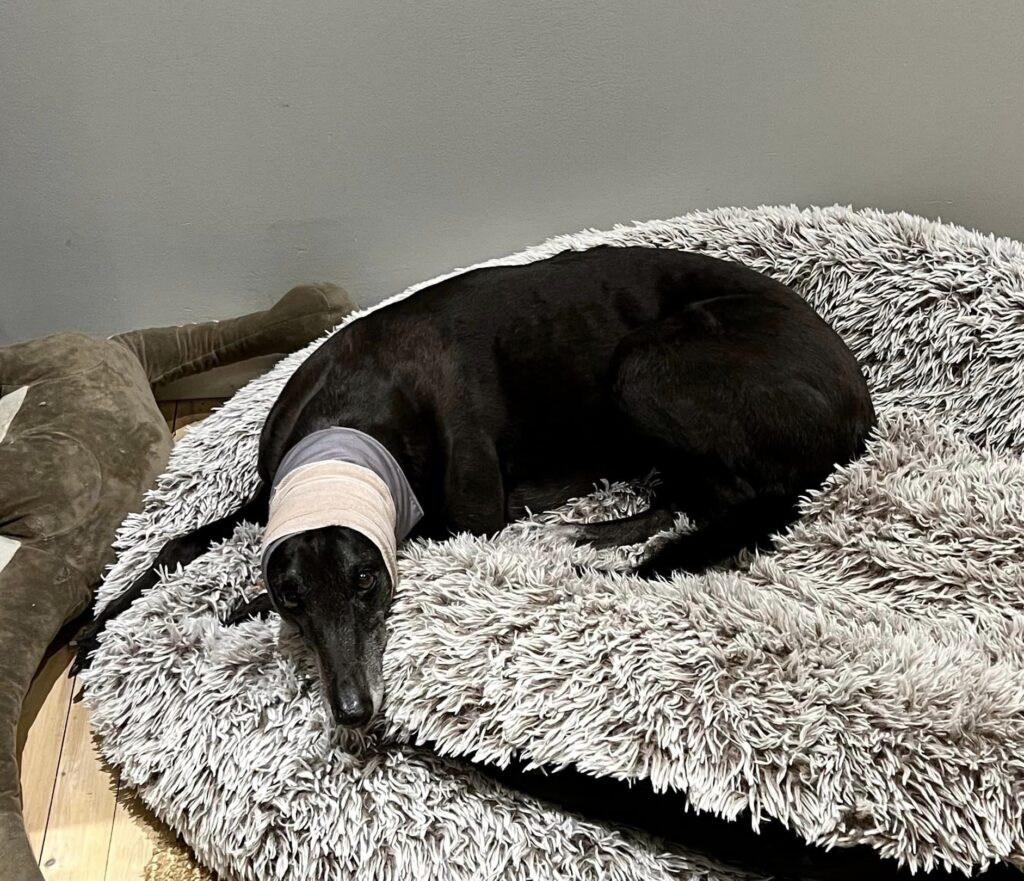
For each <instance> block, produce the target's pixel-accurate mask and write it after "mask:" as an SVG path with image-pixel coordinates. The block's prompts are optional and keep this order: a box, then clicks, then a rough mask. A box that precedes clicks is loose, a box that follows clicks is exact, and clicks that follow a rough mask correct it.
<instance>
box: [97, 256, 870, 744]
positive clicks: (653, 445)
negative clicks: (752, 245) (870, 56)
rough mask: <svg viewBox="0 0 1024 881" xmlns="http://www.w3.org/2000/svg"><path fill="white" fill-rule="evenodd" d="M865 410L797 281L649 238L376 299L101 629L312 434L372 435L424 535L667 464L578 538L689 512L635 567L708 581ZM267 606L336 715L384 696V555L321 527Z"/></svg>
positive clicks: (354, 721) (256, 509) (258, 608)
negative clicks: (234, 482)
mask: <svg viewBox="0 0 1024 881" xmlns="http://www.w3.org/2000/svg"><path fill="white" fill-rule="evenodd" d="M874 421H875V416H874V410H873V408H872V405H871V399H870V397H869V395H868V390H867V386H866V384H865V382H864V377H863V375H862V374H861V371H860V368H859V367H858V365H857V361H856V359H855V358H854V356H853V354H852V353H851V352H850V351H849V349H847V347H846V346H845V345H844V344H843V342H842V340H840V338H839V337H838V336H837V335H836V334H835V333H834V332H833V331H832V330H831V328H829V327H828V325H827V324H826V323H825V322H824V321H823V320H822V319H821V318H819V317H818V315H816V314H815V312H814V311H813V310H812V309H811V308H810V306H808V305H807V304H806V303H805V302H804V301H803V299H801V298H800V296H798V295H797V294H796V293H795V292H793V291H792V290H790V289H789V288H787V287H785V286H784V285H782V284H779V283H778V282H775V281H773V280H772V279H770V278H767V277H766V276H764V275H761V274H759V273H757V272H754V271H753V270H751V269H748V268H746V267H743V266H739V265H736V264H732V263H728V262H724V261H721V260H716V259H713V258H710V257H706V256H702V255H699V254H691V253H685V252H681V251H675V250H662V249H651V248H610V247H601V248H594V249H592V250H589V251H583V252H574V251H567V252H565V253H562V254H559V255H557V256H555V257H552V258H551V259H548V260H543V261H539V262H536V263H530V264H527V265H525V266H505V267H497V268H490V269H478V270H473V271H471V272H467V273H464V274H462V275H458V276H456V277H454V278H450V279H448V280H446V281H443V282H439V283H438V284H435V285H433V286H431V287H429V288H426V289H424V290H422V291H420V292H419V293H418V294H416V295H415V296H413V297H410V298H408V299H404V300H401V301H399V302H396V303H394V304H392V305H390V306H387V307H385V308H381V309H378V310H376V311H374V312H372V313H370V314H368V315H366V316H365V317H363V318H361V319H359V320H357V321H354V322H352V323H350V324H349V325H347V326H346V327H345V328H344V329H343V330H341V331H339V332H338V333H336V334H335V335H334V336H333V337H331V338H330V339H329V340H328V341H327V342H326V343H325V344H324V345H322V346H321V347H320V348H319V349H317V351H316V352H314V353H313V355H311V356H310V357H309V358H308V359H307V360H306V361H305V362H304V363H303V364H302V366H300V367H299V369H298V370H296V372H295V374H294V375H293V376H292V377H291V379H290V380H289V381H288V383H287V384H286V385H285V387H284V390H283V391H282V392H281V395H280V397H279V398H278V400H277V402H276V403H275V404H274V407H273V409H272V410H271V412H270V415H269V416H268V418H267V421H266V425H265V426H264V428H263V433H262V436H261V437H260V446H259V463H258V466H259V476H260V478H261V481H262V487H263V489H261V491H260V492H259V493H258V494H257V497H256V498H255V499H254V500H253V501H251V502H250V503H248V504H247V505H246V506H245V507H243V508H242V509H241V510H240V511H238V512H237V513H236V514H234V515H232V516H229V517H227V518H224V519H223V520H219V521H217V522H215V523H212V524H210V525H208V526H205V527H203V528H201V529H199V530H198V531H196V532H194V533H192V534H190V535H185V536H182V537H180V538H177V539H174V540H172V541H170V542H169V543H168V544H167V545H166V546H165V547H164V549H163V550H162V551H161V553H160V554H159V555H158V557H157V559H156V561H155V562H154V566H153V568H151V569H150V570H149V571H148V572H147V573H146V574H144V575H143V576H142V577H140V578H139V579H138V580H137V581H136V582H135V583H134V584H133V585H132V586H131V587H130V588H129V589H128V590H127V591H126V592H125V593H124V594H123V595H122V596H120V597H118V598H117V599H116V600H114V601H113V602H112V603H111V604H110V605H109V606H108V607H107V608H106V609H105V610H104V611H103V613H102V614H101V615H100V616H99V617H98V618H97V619H96V621H95V622H94V624H93V625H92V627H91V629H90V631H89V632H88V633H87V634H86V636H85V637H84V638H83V640H82V641H81V642H80V644H79V658H78V664H80V665H84V664H85V663H86V662H87V658H88V654H89V652H90V651H91V650H92V648H93V647H94V645H95V640H96V636H97V634H98V633H99V631H100V630H101V629H102V627H103V625H104V623H105V622H106V621H107V620H109V619H110V618H112V617H113V616H115V615H117V614H118V613H119V612H121V611H122V610H124V609H125V608H127V607H128V606H129V605H130V604H131V603H132V602H133V601H134V599H135V598H136V597H137V596H139V594H140V593H141V592H142V591H143V590H144V589H146V588H147V587H149V586H151V585H153V584H154V583H155V582H156V579H157V575H156V569H157V567H164V566H166V567H172V568H173V567H174V566H175V565H177V564H179V563H180V564H186V563H188V562H190V561H191V560H193V559H195V558H196V557H197V556H199V555H200V554H202V553H203V552H204V551H205V550H206V548H208V547H209V545H210V544H211V543H212V542H213V541H216V540H220V539H224V538H226V537H228V536H229V535H230V534H231V533H232V531H233V529H234V527H235V526H236V525H237V523H238V522H239V521H241V520H243V519H244V520H249V521H252V522H257V523H259V522H264V521H265V517H266V513H267V495H268V493H267V489H266V488H267V487H268V486H269V485H270V483H271V481H272V479H273V477H274V474H275V472H276V470H277V468H278V465H279V464H280V462H281V460H282V457H283V456H284V454H285V453H286V452H287V451H288V450H289V449H290V448H291V447H292V446H293V445H295V444H296V443H297V442H298V441H299V440H301V439H302V438H304V437H306V436H307V435H309V434H310V433H311V432H314V431H317V430H319V429H324V428H329V427H334V426H343V427H350V428H356V429H358V430H360V431H362V432H365V433H366V434H369V435H371V436H372V437H374V438H376V439H377V440H378V441H380V442H381V443H382V444H383V445H384V446H385V447H386V448H387V449H388V450H389V451H390V452H391V454H392V455H393V456H394V457H395V459H396V460H397V462H398V463H399V464H400V466H401V468H402V470H403V471H404V472H405V474H406V476H407V478H408V480H409V483H410V484H411V486H412V488H413V490H414V491H415V493H416V496H417V497H418V498H419V500H420V501H421V502H422V506H423V509H424V512H425V515H424V517H423V519H422V520H421V521H420V523H419V525H418V527H417V529H416V532H415V534H416V535H427V536H434V537H444V536H447V535H449V534H451V533H457V532H462V531H468V532H472V533H477V534H489V533H493V532H496V531H498V530H500V529H501V528H502V527H503V526H505V525H506V524H507V523H509V522H510V521H511V520H513V519H516V518H517V517H518V516H520V515H521V514H522V513H523V511H524V509H525V507H526V506H529V507H530V508H531V509H533V510H540V509H543V508H545V507H551V506H553V505H556V504H558V503H561V502H563V501H564V500H565V499H567V498H568V497H569V496H571V495H573V494H579V493H583V492H586V491H587V490H588V489H589V488H590V487H591V486H592V485H593V483H594V482H595V481H596V480H599V479H601V478H606V477H607V478H621V477H625V478H630V477H635V476H639V475H642V474H644V473H645V472H647V471H649V470H650V469H652V468H656V469H657V470H658V471H659V472H660V475H661V483H660V486H659V488H658V490H657V497H656V499H655V503H654V505H653V506H652V508H651V510H649V511H647V512H645V513H642V514H638V515H636V516H634V517H630V518H628V519H626V520H619V521H612V522H610V523H607V524H598V525H594V526H590V527H586V528H583V529H581V530H580V533H579V539H580V540H583V541H590V542H593V543H597V544H615V543H620V544H622V543H632V542H638V541H641V540H643V539H644V538H646V537H648V536H649V535H651V534H653V533H654V532H655V531H658V530H660V529H662V528H664V527H665V526H666V525H668V524H670V523H671V522H672V520H673V519H674V515H675V513H676V512H678V511H680V510H682V511H685V512H686V513H687V514H688V515H689V516H690V517H691V519H693V520H694V521H695V522H696V523H698V525H699V528H698V530H697V531H696V532H694V533H692V534H690V535H686V536H682V537H679V538H678V539H677V540H675V542H674V543H672V544H670V545H668V546H667V547H665V548H664V549H662V550H661V551H660V552H658V553H656V554H655V555H654V556H653V557H652V558H650V559H649V560H647V561H646V562H645V564H644V565H643V567H642V570H641V571H642V574H643V575H646V576H655V575H661V574H667V573H670V572H672V571H674V570H679V569H682V570H687V571H698V570H700V569H702V568H704V567H706V566H708V565H711V564H713V563H715V562H717V561H720V560H722V559H725V558H727V557H729V556H731V555H733V554H735V553H737V552H738V551H739V550H740V549H742V548H746V547H752V546H755V545H758V544H760V543H763V542H765V541H767V539H768V537H769V536H770V535H771V534H772V533H773V532H776V531H778V530H780V529H782V528H783V527H784V526H786V525H787V524H788V523H790V522H791V521H792V520H793V519H794V517H795V514H796V507H795V506H796V503H797V499H798V497H799V496H800V495H801V494H802V493H804V492H805V491H807V490H809V489H812V488H814V487H816V486H818V485H819V484H821V482H822V481H823V480H824V479H825V478H826V477H827V476H828V475H829V473H830V472H831V471H832V470H833V468H834V467H835V466H836V465H837V464H841V463H845V462H848V461H849V460H851V459H852V458H854V457H856V456H857V455H859V454H860V452H861V451H862V450H863V448H864V443H865V439H866V437H867V435H868V433H869V431H870V430H871V428H872V426H873V425H874ZM267 581H268V584H267V591H268V593H267V595H266V596H264V597H262V598H260V599H259V600H258V601H257V602H255V603H253V604H250V606H248V607H247V608H245V609H242V610H241V611H240V612H239V614H238V615H236V616H235V618H234V619H233V620H237V619H239V618H242V617H245V616H247V615H250V614H254V613H258V612H264V611H266V610H268V609H269V604H272V605H273V608H274V609H276V610H277V611H278V612H279V613H280V615H281V617H282V618H284V619H285V620H287V621H290V622H292V623H294V624H295V625H296V626H297V627H298V629H299V631H300V632H301V634H302V635H303V637H304V638H305V640H306V641H307V642H308V644H309V645H310V647H311V648H312V650H313V651H314V652H315V654H316V657H317V659H318V661H319V664H320V669H321V672H322V677H323V681H324V687H325V691H326V695H327V699H328V702H329V704H330V706H331V708H332V711H333V714H334V717H335V720H336V721H337V722H338V723H339V724H342V725H359V724H363V723H365V722H366V721H368V720H369V719H370V718H371V716H372V715H373V713H374V712H375V711H376V710H377V709H378V707H379V704H380V699H381V694H382V684H381V683H382V676H381V664H382V657H383V652H384V642H385V616H386V614H387V611H388V605H389V603H390V597H391V590H392V585H391V583H390V577H389V575H388V572H387V569H386V568H385V565H384V561H383V559H382V555H381V553H380V552H379V551H378V550H377V548H376V547H375V546H374V545H373V544H371V543H370V541H369V540H368V539H366V538H364V537H363V535H361V534H360V533H358V532H355V531H354V530H351V529H347V528H344V527H338V526H334V527H325V528H322V529H314V530H311V531H308V532H303V533H300V534H298V535H295V536H293V537H291V538H288V539H286V540H285V541H283V542H282V543H281V544H280V545H279V546H278V547H277V548H276V549H275V550H274V551H273V553H272V554H271V555H270V558H269V561H268V570H267Z"/></svg>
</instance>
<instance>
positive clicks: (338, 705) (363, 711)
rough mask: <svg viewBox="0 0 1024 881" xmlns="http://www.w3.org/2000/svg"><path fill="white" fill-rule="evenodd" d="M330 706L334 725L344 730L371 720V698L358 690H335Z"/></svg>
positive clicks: (368, 693)
mask: <svg viewBox="0 0 1024 881" xmlns="http://www.w3.org/2000/svg"><path fill="white" fill-rule="evenodd" d="M330 704H331V712H332V713H333V715H334V721H335V723H336V724H338V725H341V726H343V727H345V728H358V727H360V726H362V725H365V724H366V723H367V722H369V721H370V719H372V718H373V697H372V696H371V695H370V692H369V691H366V690H363V689H360V688H339V689H337V691H336V693H335V694H334V695H333V697H332V699H331V702H330Z"/></svg>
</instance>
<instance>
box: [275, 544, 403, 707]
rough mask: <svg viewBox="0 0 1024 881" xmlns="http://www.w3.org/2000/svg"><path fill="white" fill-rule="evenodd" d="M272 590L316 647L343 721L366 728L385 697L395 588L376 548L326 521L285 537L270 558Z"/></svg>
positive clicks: (277, 603) (330, 698)
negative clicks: (388, 620)
mask: <svg viewBox="0 0 1024 881" xmlns="http://www.w3.org/2000/svg"><path fill="white" fill-rule="evenodd" d="M266 572H267V592H268V593H269V594H270V600H271V602H272V603H273V605H274V608H275V609H276V610H277V612H278V613H279V614H280V615H281V617H282V618H283V619H284V620H285V621H288V622H289V623H291V624H293V625H294V626H295V627H296V628H297V629H298V631H299V633H300V634H301V635H302V638H303V639H304V640H305V642H306V644H307V645H308V646H309V648H310V649H311V650H312V651H313V653H314V655H315V657H316V659H317V664H318V666H319V668H320V677H321V681H322V683H323V688H324V694H325V696H326V698H327V703H328V706H329V707H330V709H331V714H332V715H333V716H334V721H335V722H336V723H337V724H338V725H344V726H346V727H357V726H361V725H365V724H366V723H367V722H369V721H370V720H371V719H372V718H373V716H374V715H375V714H376V713H377V711H378V710H379V709H380V706H381V702H382V700H383V697H384V674H383V665H384V643H385V641H386V639H387V630H386V624H385V619H386V617H387V613H388V609H389V608H390V606H391V598H392V594H393V585H392V584H391V576H390V575H389V574H388V569H387V566H386V565H385V563H384V557H383V555H382V554H381V552H380V550H379V549H378V548H377V546H376V545H374V544H373V542H371V541H370V540H369V539H368V538H366V537H365V536H363V535H362V534H361V533H358V532H356V531H355V530H353V529H348V528H347V527H344V526H325V527H323V528H321V529H311V530H309V531H307V532H300V533H298V534H296V535H293V536H290V537H289V538H286V539H284V540H283V541H281V542H280V544H278V545H277V546H276V547H275V548H274V549H273V551H272V552H271V554H270V557H269V559H268V560H267V570H266Z"/></svg>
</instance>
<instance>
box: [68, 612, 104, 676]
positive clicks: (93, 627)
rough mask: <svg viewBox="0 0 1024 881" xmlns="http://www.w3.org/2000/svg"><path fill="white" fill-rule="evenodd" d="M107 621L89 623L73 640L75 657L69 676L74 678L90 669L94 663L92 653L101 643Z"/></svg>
mask: <svg viewBox="0 0 1024 881" xmlns="http://www.w3.org/2000/svg"><path fill="white" fill-rule="evenodd" d="M104 624H106V621H103V620H102V619H101V620H99V621H93V622H92V623H91V624H87V625H86V626H85V627H84V628H83V629H82V630H81V631H80V632H79V634H78V636H77V637H75V639H74V640H72V643H71V644H72V647H73V648H74V650H75V659H74V661H72V662H71V667H70V668H69V669H68V678H69V679H74V678H75V677H76V676H77V675H78V674H79V673H82V672H83V671H85V670H88V669H89V666H90V665H91V664H92V653H93V652H94V651H96V649H97V648H98V647H99V644H100V634H101V633H102V632H103V625H104Z"/></svg>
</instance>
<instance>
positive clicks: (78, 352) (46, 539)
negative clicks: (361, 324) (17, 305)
mask: <svg viewBox="0 0 1024 881" xmlns="http://www.w3.org/2000/svg"><path fill="white" fill-rule="evenodd" d="M0 383H2V386H3V389H2V390H3V393H4V397H5V398H8V399H9V400H10V399H11V396H14V397H13V400H14V401H17V399H18V398H20V397H22V395H23V396H24V397H23V399H22V400H21V404H20V406H19V407H18V408H17V411H16V412H15V413H14V415H13V418H10V419H9V424H8V425H7V430H6V433H5V436H4V438H3V440H2V441H0V537H2V538H0V542H2V543H3V545H4V551H3V555H2V557H0V560H4V559H6V565H4V567H3V569H2V570H0V646H2V647H3V662H2V664H0V876H3V877H5V878H36V877H40V876H39V870H38V867H37V864H36V861H35V858H34V856H33V855H32V852H31V850H29V848H28V847H27V843H26V842H25V836H24V831H23V826H22V820H21V797H20V792H19V790H18V786H17V783H18V779H19V773H18V757H17V755H16V737H17V727H18V717H19V715H20V713H21V704H22V700H23V698H24V695H25V692H26V690H27V689H28V686H29V684H30V683H31V681H32V677H33V675H34V674H35V672H36V669H37V667H38V665H39V661H40V658H41V656H42V654H43V652H44V651H45V650H46V647H47V646H48V645H49V643H50V641H51V640H52V639H53V636H54V634H55V633H56V632H57V631H58V630H59V629H60V627H61V626H62V625H63V624H64V623H65V622H67V621H68V620H70V619H71V618H73V617H74V616H75V615H77V614H78V613H79V612H81V611H82V610H83V609H84V608H85V606H86V604H87V603H88V601H89V597H90V591H91V588H92V587H93V586H94V584H95V581H96V578H97V576H98V575H99V573H100V572H101V571H102V568H103V566H104V565H106V564H107V563H109V562H110V561H111V559H112V555H111V552H110V542H111V539H112V537H113V530H114V528H116V526H117V524H118V523H119V522H120V521H121V519H122V518H123V517H124V514H125V512H127V511H128V510H130V509H131V508H132V507H134V506H136V505H138V503H139V501H140V495H141V489H142V488H143V487H146V486H148V485H149V484H150V483H151V482H152V481H153V480H154V478H155V477H156V476H157V474H159V473H160V471H161V469H162V468H163V466H164V464H165V463H166V461H167V456H168V453H169V452H170V447H171V438H170V433H169V431H168V430H167V425H166V423H165V421H164V419H163V416H161V414H160V410H159V408H158V407H157V405H156V402H155V401H154V400H153V394H152V392H151V391H150V387H149V380H148V378H147V377H146V375H145V373H143V370H142V366H141V365H140V364H139V361H138V359H137V358H135V356H134V355H133V354H132V353H131V352H130V351H129V350H128V349H127V348H126V347H124V346H121V345H118V344H115V343H111V342H108V341H106V340H97V339H93V338H92V337H88V336H85V335H84V334H77V333H64V334H56V335H54V336H49V337H45V338H44V339H41V340H33V341H31V342H27V343H21V344H18V345H15V346H10V347H8V348H6V349H0ZM22 389H24V391H20V390H22ZM8 409H13V408H12V407H9V408H8ZM7 416H8V418H9V417H10V413H9V412H8V413H7ZM5 421H6V420H5Z"/></svg>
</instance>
